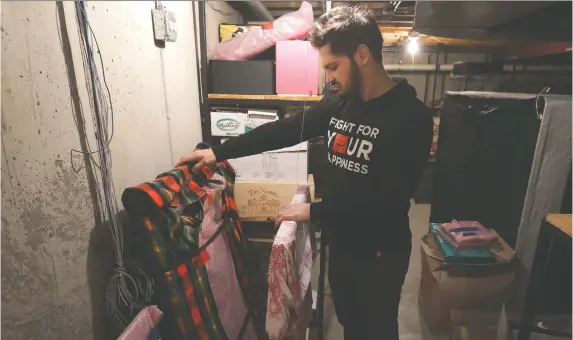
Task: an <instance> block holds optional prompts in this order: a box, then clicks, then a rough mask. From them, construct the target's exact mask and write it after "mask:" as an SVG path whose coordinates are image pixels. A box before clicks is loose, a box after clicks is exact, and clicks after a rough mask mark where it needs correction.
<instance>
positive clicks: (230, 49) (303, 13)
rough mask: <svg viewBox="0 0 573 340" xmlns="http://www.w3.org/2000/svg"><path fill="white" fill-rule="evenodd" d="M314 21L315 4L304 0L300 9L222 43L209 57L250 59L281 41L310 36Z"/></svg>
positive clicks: (215, 58)
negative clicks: (313, 6) (313, 7)
mask: <svg viewBox="0 0 573 340" xmlns="http://www.w3.org/2000/svg"><path fill="white" fill-rule="evenodd" d="M313 21H314V12H313V10H312V5H311V4H310V3H308V2H306V1H304V2H303V3H302V5H301V6H300V8H299V10H298V11H295V12H291V13H287V14H285V15H283V16H282V17H280V18H278V19H276V20H275V21H273V22H272V23H268V24H265V25H263V26H260V27H257V28H255V29H252V30H249V31H247V32H245V33H243V34H241V35H238V36H236V37H234V38H232V39H229V40H226V41H223V42H221V43H218V44H217V45H216V46H215V48H214V49H213V50H210V51H209V53H208V55H207V57H208V58H209V59H210V60H246V59H248V58H249V57H252V56H254V55H256V54H259V53H261V52H263V51H264V50H266V49H268V48H270V47H273V46H274V45H275V44H276V43H277V41H284V40H300V39H304V38H306V35H307V34H308V31H310V28H311V27H312V23H313Z"/></svg>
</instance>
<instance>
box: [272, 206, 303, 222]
mask: <svg viewBox="0 0 573 340" xmlns="http://www.w3.org/2000/svg"><path fill="white" fill-rule="evenodd" d="M283 221H292V222H310V204H309V203H294V204H291V205H290V206H289V207H288V208H286V209H285V210H283V211H281V213H280V214H279V218H277V221H276V222H275V227H278V226H280V225H281V223H283Z"/></svg>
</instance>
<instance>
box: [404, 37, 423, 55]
mask: <svg viewBox="0 0 573 340" xmlns="http://www.w3.org/2000/svg"><path fill="white" fill-rule="evenodd" d="M406 48H407V49H408V52H409V53H411V54H415V53H416V52H418V50H419V49H420V46H418V38H414V37H410V38H408V46H407V47H406Z"/></svg>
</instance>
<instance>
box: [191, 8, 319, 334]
mask: <svg viewBox="0 0 573 340" xmlns="http://www.w3.org/2000/svg"><path fill="white" fill-rule="evenodd" d="M196 4H197V6H198V11H197V12H198V20H199V35H198V36H195V39H196V47H197V49H198V50H199V51H200V58H198V60H197V73H198V75H199V76H198V77H197V78H198V88H199V89H200V96H199V97H200V110H201V112H200V114H201V131H202V133H203V140H204V141H205V142H208V143H209V144H210V145H217V144H220V142H221V138H218V137H213V136H212V135H211V117H210V111H211V107H212V106H217V105H224V106H236V107H252V106H255V107H257V106H259V107H283V106H294V105H312V104H313V103H317V102H318V101H320V100H321V99H322V96H281V95H272V96H269V95H267V96H257V95H237V94H223V95H222V94H209V93H208V88H209V87H208V74H209V72H208V67H209V62H208V59H207V43H206V41H207V32H206V27H205V22H206V18H205V2H204V1H198V2H197V3H196ZM250 241H251V242H259V243H261V242H262V243H267V244H268V243H271V244H272V240H266V239H265V240H262V239H257V240H254V239H252V240H251V239H250ZM319 245H320V258H319V266H320V268H319V277H318V287H317V301H316V314H315V317H314V318H313V319H314V320H313V321H315V322H316V323H317V336H318V340H322V339H323V337H324V326H323V325H324V285H325V267H326V243H325V240H324V234H323V233H321V239H320V243H319Z"/></svg>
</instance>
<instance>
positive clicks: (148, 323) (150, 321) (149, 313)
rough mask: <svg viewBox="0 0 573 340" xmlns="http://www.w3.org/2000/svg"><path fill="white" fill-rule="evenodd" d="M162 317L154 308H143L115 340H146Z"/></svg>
mask: <svg viewBox="0 0 573 340" xmlns="http://www.w3.org/2000/svg"><path fill="white" fill-rule="evenodd" d="M162 316H163V313H162V312H161V311H160V310H159V308H157V307H156V306H149V307H145V308H143V309H142V310H141V311H140V312H139V313H137V316H136V317H135V319H133V321H132V322H131V323H130V324H129V326H127V328H126V329H125V330H124V331H123V333H121V335H120V336H119V338H117V340H146V339H147V336H148V335H149V332H151V330H152V329H153V328H155V326H157V324H158V323H159V321H160V320H161V317H162Z"/></svg>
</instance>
